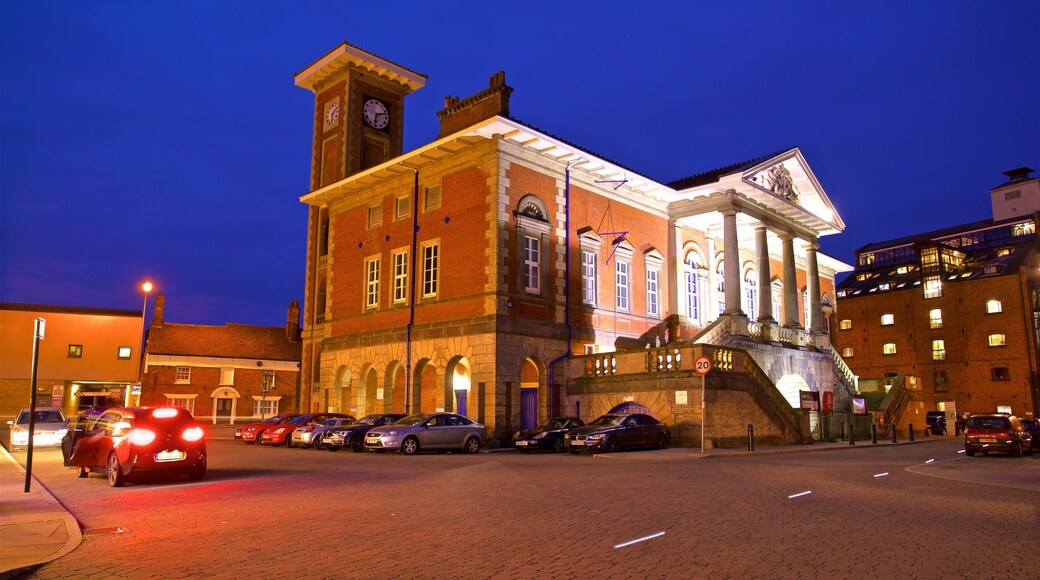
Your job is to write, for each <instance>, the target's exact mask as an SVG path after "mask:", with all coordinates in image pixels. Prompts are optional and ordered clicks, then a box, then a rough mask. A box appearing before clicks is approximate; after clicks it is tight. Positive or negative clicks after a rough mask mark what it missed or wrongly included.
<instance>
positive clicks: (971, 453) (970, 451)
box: [964, 449, 975, 457]
mask: <svg viewBox="0 0 1040 580" xmlns="http://www.w3.org/2000/svg"><path fill="white" fill-rule="evenodd" d="M964 454H965V455H967V456H968V457H975V450H974V449H965V450H964Z"/></svg>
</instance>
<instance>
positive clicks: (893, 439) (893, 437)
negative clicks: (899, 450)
mask: <svg viewBox="0 0 1040 580" xmlns="http://www.w3.org/2000/svg"><path fill="white" fill-rule="evenodd" d="M892 443H899V441H898V440H897V439H896V426H895V425H892Z"/></svg>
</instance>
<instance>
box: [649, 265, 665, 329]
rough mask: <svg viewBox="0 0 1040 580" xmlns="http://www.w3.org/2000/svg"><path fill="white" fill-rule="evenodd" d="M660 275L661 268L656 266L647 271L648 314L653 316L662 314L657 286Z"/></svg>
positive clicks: (656, 316) (658, 316)
mask: <svg viewBox="0 0 1040 580" xmlns="http://www.w3.org/2000/svg"><path fill="white" fill-rule="evenodd" d="M660 275H661V272H660V270H657V269H654V268H650V269H647V271H646V315H647V316H651V317H653V318H660V316H661V309H660V306H659V301H658V288H657V284H658V279H659V277H660Z"/></svg>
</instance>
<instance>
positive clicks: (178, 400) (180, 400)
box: [166, 394, 198, 413]
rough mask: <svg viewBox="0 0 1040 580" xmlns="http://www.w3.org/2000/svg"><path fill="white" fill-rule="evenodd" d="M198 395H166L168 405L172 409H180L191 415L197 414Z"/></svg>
mask: <svg viewBox="0 0 1040 580" xmlns="http://www.w3.org/2000/svg"><path fill="white" fill-rule="evenodd" d="M197 396H198V395H173V394H167V395H166V404H167V405H169V406H171V407H180V408H181V409H184V410H185V411H187V412H189V413H194V412H195V397H197Z"/></svg>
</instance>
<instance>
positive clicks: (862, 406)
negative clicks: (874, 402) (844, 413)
mask: <svg viewBox="0 0 1040 580" xmlns="http://www.w3.org/2000/svg"><path fill="white" fill-rule="evenodd" d="M852 413H853V414H854V415H866V414H867V400H866V399H864V398H863V397H852Z"/></svg>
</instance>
